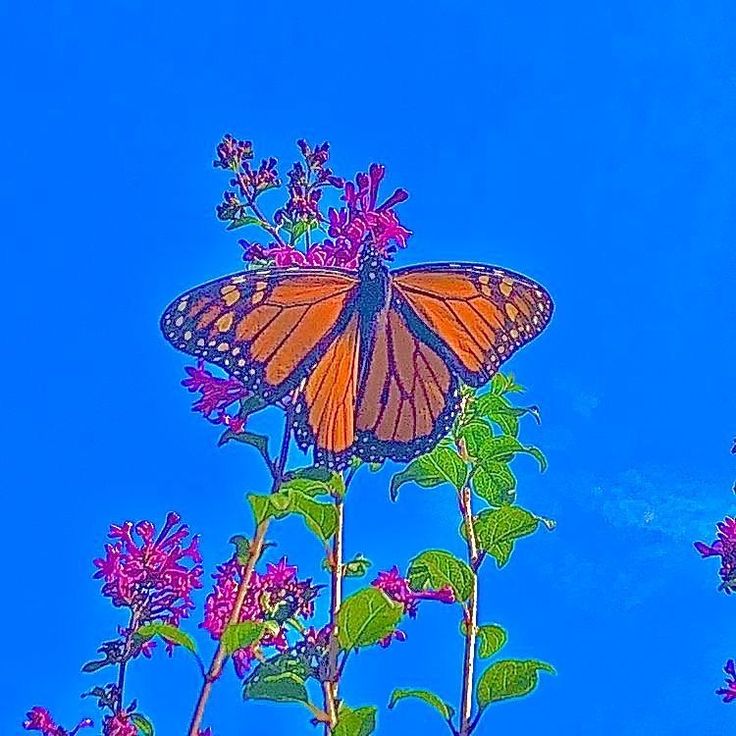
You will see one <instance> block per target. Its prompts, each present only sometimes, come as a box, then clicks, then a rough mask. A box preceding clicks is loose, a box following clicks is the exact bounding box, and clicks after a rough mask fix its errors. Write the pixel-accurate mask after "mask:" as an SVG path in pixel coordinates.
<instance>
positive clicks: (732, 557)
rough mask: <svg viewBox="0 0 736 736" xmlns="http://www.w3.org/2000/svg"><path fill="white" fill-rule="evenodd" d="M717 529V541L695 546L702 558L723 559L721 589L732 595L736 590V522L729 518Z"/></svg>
mask: <svg viewBox="0 0 736 736" xmlns="http://www.w3.org/2000/svg"><path fill="white" fill-rule="evenodd" d="M716 529H717V533H716V540H715V542H713V544H711V545H708V544H705V543H704V542H695V545H694V546H695V549H696V550H697V551H698V552H699V553H700V554H701V556H702V557H720V558H721V569H720V570H719V575H720V576H721V580H722V581H723V583H722V585H721V588H722V589H723V590H725V591H726V593H732V592H733V591H734V590H736V520H734V519H732V518H731V517H730V516H727V517H726V518H725V519H724V520H723V521H719V522H718V524H717V525H716Z"/></svg>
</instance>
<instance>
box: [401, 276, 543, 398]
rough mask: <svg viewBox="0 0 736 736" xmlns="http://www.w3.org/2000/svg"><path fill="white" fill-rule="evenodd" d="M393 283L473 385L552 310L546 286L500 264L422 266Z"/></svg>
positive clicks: (522, 342) (482, 380)
mask: <svg viewBox="0 0 736 736" xmlns="http://www.w3.org/2000/svg"><path fill="white" fill-rule="evenodd" d="M392 283H393V288H394V290H395V294H396V295H397V296H398V297H399V301H400V302H401V306H402V308H403V309H405V308H406V305H408V306H409V307H410V310H411V312H413V313H414V315H415V316H416V317H418V318H419V320H421V322H423V323H424V325H425V326H426V327H427V328H429V329H430V330H431V332H432V333H434V334H435V335H436V336H437V338H439V340H440V341H441V342H442V343H443V344H444V345H445V346H446V347H447V348H448V350H449V351H450V353H451V354H452V356H454V358H455V359H456V362H457V364H458V369H459V371H460V377H461V378H462V379H463V380H465V381H467V382H468V383H470V384H471V385H473V386H478V385H481V384H482V383H485V382H486V381H488V380H489V379H490V378H491V376H492V375H493V374H494V373H496V371H497V370H498V368H499V366H500V365H501V363H503V362H504V361H505V360H507V359H508V358H509V357H510V356H511V355H512V354H513V353H514V352H516V350H517V349H518V348H520V347H521V346H522V345H525V344H526V343H527V342H529V341H530V340H531V339H532V338H534V337H535V336H536V335H538V334H539V333H540V332H541V331H542V330H543V329H544V327H545V326H546V324H547V323H548V322H549V319H550V317H551V314H552V300H551V299H550V297H549V294H547V292H546V291H544V289H542V287H541V286H539V285H538V284H536V283H535V282H533V281H531V280H530V279H527V278H526V277H524V276H520V275H518V274H514V273H512V272H511V271H505V270H503V269H500V268H491V267H482V266H473V265H467V266H463V265H458V266H449V265H448V266H431V265H430V266H418V267H412V268H407V269H402V270H400V271H398V272H396V274H395V275H394V276H393V280H392Z"/></svg>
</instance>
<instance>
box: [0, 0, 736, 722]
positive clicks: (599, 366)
mask: <svg viewBox="0 0 736 736" xmlns="http://www.w3.org/2000/svg"><path fill="white" fill-rule="evenodd" d="M642 6H645V7H642ZM734 16H736V10H734V7H733V4H732V3H728V2H725V0H723V1H721V0H717V1H714V2H710V3H706V4H703V3H700V2H695V0H691V1H685V0H677V1H676V2H667V3H665V2H649V3H646V4H642V3H635V2H630V1H627V0H624V1H622V2H618V3H600V2H580V1H578V0H561V2H558V3H554V4H552V3H546V4H539V3H533V2H523V1H522V2H516V3H511V2H506V3H491V4H486V3H467V2H463V1H462V0H454V1H453V2H444V1H443V2H432V3H423V4H420V3H396V2H391V3H389V2H384V1H383V0H378V1H377V2H374V3H371V4H345V3H332V2H318V3H304V4H296V3H291V2H285V3H263V4H262V6H256V4H255V3H249V4H245V3H237V2H236V3H231V4H229V5H228V6H223V7H222V8H221V9H220V10H215V9H213V8H211V7H209V6H208V5H207V4H204V3H193V2H178V3H174V2H169V1H162V2H158V3H145V2H140V1H139V0H125V1H124V2H123V1H121V0H107V2H105V3H91V2H89V3H76V4H72V3H67V2H61V0H59V1H58V2H48V1H47V2H40V3H33V4H32V3H12V4H11V3H5V4H3V5H2V6H1V7H0V63H2V67H3V69H4V70H5V73H4V74H3V75H2V76H1V77H0V95H2V97H1V99H2V100H3V102H4V105H3V107H4V111H3V115H2V117H1V118H0V133H1V135H0V161H1V162H2V176H1V177H0V206H1V207H2V219H3V230H4V237H3V238H2V240H3V243H4V244H5V248H4V249H3V253H4V255H3V259H4V269H3V270H4V284H5V285H4V297H5V298H4V300H3V302H4V304H5V309H6V310H9V311H6V314H5V319H4V320H3V329H4V334H5V339H4V344H5V355H4V359H3V361H2V363H1V364H0V365H1V366H2V367H1V368H0V371H2V384H3V386H4V392H3V399H4V405H5V412H4V413H5V422H4V428H3V435H4V436H3V449H4V452H3V453H2V455H3V457H2V459H1V460H0V462H1V463H2V465H1V469H2V476H1V477H2V479H3V483H2V485H3V488H4V493H3V498H4V519H3V530H2V534H1V535H0V559H2V560H3V563H4V564H3V573H4V574H3V578H4V579H3V590H4V593H3V604H2V608H1V609H0V628H1V629H2V630H3V631H4V632H5V636H4V637H3V640H4V643H3V657H2V658H1V659H0V688H1V690H0V692H1V693H2V697H0V702H1V705H0V732H2V733H15V732H16V731H18V730H19V729H18V723H19V721H20V720H21V719H22V716H23V713H24V712H25V710H26V709H27V708H29V707H30V706H32V705H34V704H36V703H39V704H45V705H48V706H49V707H50V708H51V709H52V710H53V711H54V712H55V713H56V714H58V717H59V718H60V719H61V720H62V721H64V722H66V723H72V722H76V720H78V719H79V718H80V717H82V716H83V715H85V714H87V713H88V710H87V704H86V703H83V702H82V701H80V700H79V693H80V692H82V691H83V690H85V689H88V688H89V687H91V686H92V684H93V682H92V678H90V677H89V676H85V675H82V674H81V673H80V672H79V667H80V665H81V663H82V662H83V661H85V660H86V659H89V658H90V657H91V656H92V655H93V654H94V650H95V648H96V646H97V644H98V642H99V641H100V640H101V639H102V638H103V637H106V636H109V635H110V634H111V633H112V632H113V627H114V626H115V625H116V624H117V623H121V622H122V621H121V619H119V618H118V617H117V616H116V612H115V611H113V610H112V609H111V608H110V607H109V606H108V604H107V603H106V602H105V601H103V600H102V599H101V598H100V596H99V594H98V592H97V591H98V588H97V585H96V583H95V582H93V581H92V580H91V579H90V575H91V572H92V568H91V559H92V558H93V557H95V556H96V555H97V554H98V553H99V550H100V549H101V546H102V544H103V541H104V535H105V531H106V527H107V525H108V523H109V522H111V521H121V520H123V519H126V518H134V519H139V518H152V519H155V520H160V519H161V518H163V516H164V514H165V513H166V511H167V510H169V509H170V508H175V509H177V510H178V511H179V512H180V513H181V514H182V515H183V516H184V518H185V519H186V520H187V521H189V522H190V523H191V524H192V526H193V527H195V529H196V530H197V531H199V532H200V533H201V534H202V537H203V550H204V553H205V557H206V561H207V563H208V566H209V568H208V571H209V570H211V569H212V567H213V566H214V564H216V562H218V561H219V560H221V559H223V558H224V557H225V556H226V555H227V554H229V548H228V544H227V539H228V538H229V537H230V535H231V534H232V533H234V532H236V531H243V530H247V529H248V524H249V522H248V517H247V514H246V509H245V506H244V504H243V494H244V493H245V492H246V491H250V490H254V489H260V488H262V487H263V486H264V483H265V481H266V479H265V477H264V475H263V473H262V472H261V471H260V470H259V469H258V468H257V467H256V466H255V462H254V458H253V456H252V455H250V454H249V453H248V452H247V451H246V450H243V449H242V448H235V447H232V448H231V447H228V448H225V449H217V448H216V447H215V439H216V433H215V431H213V429H212V428H211V427H210V426H208V425H207V424H206V423H205V422H203V421H202V420H201V419H199V418H198V417H197V416H195V415H193V414H191V413H190V411H189V405H188V397H187V395H186V393H185V392H184V390H183V389H182V388H181V387H180V386H179V381H180V379H181V373H182V369H183V366H184V364H185V360H184V359H183V358H182V356H180V355H178V354H176V353H175V352H174V351H173V350H171V349H170V348H169V347H168V346H167V345H166V344H165V343H164V342H163V340H162V339H161V337H160V335H159V333H158V329H157V320H158V316H159V313H160V311H161V309H162V308H163V307H164V306H165V305H166V304H167V303H168V302H169V301H170V299H171V298H173V297H174V296H175V295H176V294H177V293H179V292H181V291H183V290H184V289H186V288H189V287H191V286H193V285H195V284H197V283H200V282H203V281H206V280H207V279H210V278H214V277H217V276H219V275H223V274H225V273H229V272H232V271H234V270H237V269H238V268H239V267H240V261H239V257H240V254H239V249H238V247H237V245H236V242H235V241H236V239H235V238H234V237H232V235H231V234H227V233H224V232H223V230H222V228H221V227H220V224H219V223H218V222H217V221H216V220H215V218H214V214H213V209H214V205H215V203H216V202H217V200H218V198H219V196H220V193H221V191H222V188H223V184H224V182H223V177H222V176H221V175H220V174H218V172H215V171H213V170H212V169H211V158H212V154H213V150H214V146H215V145H216V143H217V141H218V138H219V137H220V136H221V134H222V133H224V132H227V131H230V132H232V133H234V134H236V135H238V136H240V137H247V138H249V139H252V140H254V141H255V143H256V146H257V149H256V152H257V154H260V155H276V156H278V157H279V158H281V159H284V160H285V161H289V160H290V159H291V156H292V155H293V151H294V147H293V144H294V141H295V140H296V139H297V138H299V137H302V136H304V137H307V138H309V139H311V140H313V141H316V140H322V139H325V138H326V139H329V140H330V141H331V142H332V144H333V152H334V155H333V162H334V166H335V168H336V169H337V170H338V171H339V172H341V173H344V174H347V175H351V174H352V173H353V172H355V171H356V170H359V169H364V168H365V167H366V166H367V165H368V164H369V163H370V162H371V161H380V162H382V163H384V164H386V166H387V169H388V174H387V189H388V190H390V188H391V187H394V186H403V187H405V188H407V189H408V190H409V191H410V193H411V199H410V201H409V202H408V203H406V204H405V205H402V208H401V215H402V219H403V221H404V222H405V223H406V224H407V225H408V226H409V227H410V228H412V229H413V230H414V231H415V233H416V234H415V236H414V238H413V239H412V241H411V245H410V248H409V249H408V250H407V251H406V252H405V253H402V254H401V256H400V258H399V259H398V263H400V264H408V263H415V262H422V261H436V260H444V259H448V258H452V259H460V258H462V259H464V260H470V261H479V262H483V263H492V264H498V265H502V266H506V267H509V268H512V269H514V270H519V271H522V272H524V273H528V274H529V275H530V276H533V277H535V278H536V279H538V280H539V281H541V282H542V283H543V284H545V285H546V286H547V288H548V289H549V290H550V291H551V292H552V294H553V295H554V297H555V299H556V303H557V312H556V315H555V319H554V321H553V324H552V326H551V327H550V328H549V330H548V331H547V332H546V333H545V334H544V336H543V337H542V338H540V339H539V340H538V341H536V342H535V343H534V344H533V345H532V346H530V347H529V348H527V349H526V350H524V351H523V352H522V353H521V354H520V355H518V356H517V357H516V358H514V360H513V366H512V367H513V370H514V371H515V373H516V374H517V376H518V378H519V380H520V381H521V382H522V383H524V384H525V385H527V386H528V389H529V392H528V399H529V401H530V402H532V403H535V404H538V405H540V406H541V408H542V413H543V419H544V422H543V424H542V426H541V427H539V428H537V427H534V426H529V427H527V433H526V439H527V440H528V441H529V442H533V443H534V444H538V445H540V446H541V447H542V448H543V449H544V450H545V451H546V452H547V454H548V456H549V460H550V469H549V471H548V472H547V473H546V474H545V475H542V476H540V475H538V474H537V473H536V471H535V469H534V468H533V467H532V464H531V462H528V463H525V462H524V461H523V460H520V461H518V468H517V470H518V474H519V476H520V495H519V498H520V501H521V502H522V503H523V504H524V505H526V506H528V507H530V508H532V509H533V510H534V511H536V512H537V513H540V514H543V515H546V516H551V517H554V518H556V519H557V521H558V528H557V530H556V531H555V532H554V533H551V534H547V533H544V534H543V533H539V534H537V535H536V536H535V537H533V538H531V539H529V540H525V543H523V544H520V545H519V548H518V550H517V552H516V554H515V557H514V559H512V561H511V564H510V565H509V567H508V568H506V569H505V570H503V571H502V572H497V571H494V570H492V569H490V568H489V569H488V570H486V571H485V572H484V576H483V589H484V600H483V603H482V616H483V618H484V619H485V620H489V621H491V620H492V621H497V622H499V623H501V624H503V625H504V626H506V628H507V629H508V630H509V632H510V642H509V645H508V649H507V653H508V654H510V655H513V656H533V657H538V658H540V659H544V660H546V661H549V662H552V663H553V664H554V665H555V666H556V667H557V670H558V673H559V674H558V675H557V676H556V677H554V678H545V680H544V682H543V683H542V687H541V688H540V689H539V691H538V692H537V693H536V694H535V695H534V696H533V697H532V698H530V699H528V700H525V701H518V702H509V703H506V704H503V705H500V706H498V707H497V708H494V709H493V712H492V713H489V714H488V717H487V720H486V721H485V722H484V724H483V726H482V727H481V728H480V730H479V734H480V736H484V734H491V733H501V732H508V731H510V730H511V729H519V732H521V729H525V730H528V731H535V732H536V731H541V730H542V729H544V731H545V732H547V733H553V734H558V733H559V734H562V733H564V734H569V735H570V736H574V735H577V734H580V735H583V734H590V733H603V734H609V733H610V734H617V736H637V735H639V734H647V735H651V734H667V735H669V734H673V735H675V736H676V735H677V734H699V733H706V732H710V731H714V730H717V729H719V728H730V727H731V726H732V724H733V722H734V719H735V718H736V713H735V712H734V710H733V708H734V707H735V706H731V707H730V708H729V707H726V706H724V705H722V704H721V703H720V702H719V701H718V699H717V698H716V696H715V695H714V694H713V690H714V689H715V688H716V687H717V686H718V685H719V683H720V667H721V665H722V663H723V661H724V660H725V658H726V657H728V656H734V655H736V638H735V637H734V634H733V631H734V627H733V616H734V615H735V614H736V602H734V601H732V600H729V599H728V598H726V597H725V596H723V595H720V594H718V593H717V591H716V585H717V579H716V569H715V564H714V563H712V562H703V561H700V560H699V559H698V558H697V555H696V554H695V553H694V551H693V549H692V547H691V542H692V540H693V539H697V538H700V539H706V540H709V538H710V537H711V534H712V526H713V524H714V522H715V521H716V520H717V519H718V518H719V517H720V516H721V515H722V514H724V513H727V512H732V511H734V506H735V505H736V504H734V498H733V496H732V495H731V493H730V489H731V485H732V482H733V480H734V479H736V461H735V460H734V458H733V457H732V456H731V455H730V454H729V452H728V450H729V447H730V440H731V438H732V436H733V435H734V433H736V406H735V401H734V392H733V377H734V362H735V358H736V350H735V349H734V340H733V325H734V324H735V322H736V320H735V317H736V303H735V302H734V295H733V276H734V274H736V256H735V255H734V253H735V252H736V251H735V250H734V247H733V241H734V225H735V224H736V222H735V220H736V218H735V217H734V198H735V197H736V184H734V177H733V171H734V166H735V164H736V133H735V132H734V131H736V51H734V49H735V48H736V45H735V43H734V42H735V41H736V38H735V34H734V30H733V29H734V28H736V24H735V22H736V17H734ZM389 477H390V469H387V470H386V471H384V472H382V473H381V474H379V475H378V476H370V477H369V476H368V475H366V476H364V477H363V478H361V479H359V480H358V481H357V482H356V486H355V491H354V493H353V494H352V497H351V499H350V503H349V508H348V520H347V548H348V551H349V552H359V551H360V552H364V553H365V554H366V555H367V556H368V557H369V558H371V559H372V560H373V561H374V563H375V565H376V567H377V568H381V567H387V566H389V565H391V564H394V563H398V564H401V565H403V564H404V563H405V562H406V561H407V560H408V559H409V558H410V557H412V556H413V555H414V554H415V553H416V552H418V551H420V550H421V549H423V548H426V547H437V546H439V547H445V548H449V549H457V551H460V550H459V547H458V541H457V539H456V538H455V529H456V519H455V506H454V500H453V498H452V496H451V494H450V493H449V491H441V490H438V491H436V492H426V491H419V490H417V489H407V490H406V492H405V493H404V494H403V497H402V499H401V500H400V502H399V504H398V505H391V504H390V502H389V501H388V497H387V484H388V480H389ZM279 543H280V546H279V552H281V551H284V552H286V553H288V554H289V556H290V557H291V558H293V559H294V560H295V561H298V562H299V563H300V565H301V566H302V567H303V568H304V569H305V571H307V572H312V573H314V574H317V573H318V569H317V562H316V560H317V553H318V550H317V549H316V547H315V545H314V543H313V542H311V541H310V540H309V538H308V537H307V535H306V534H305V533H304V532H303V531H302V529H301V528H300V527H299V525H298V524H286V525H284V526H283V527H282V529H281V530H280V532H279ZM455 630H456V621H455V616H454V612H453V611H451V610H450V609H449V607H442V606H434V607H431V606H429V605H426V606H425V607H424V609H423V610H422V612H421V616H420V618H419V619H418V620H417V621H416V622H415V623H412V624H411V625H409V626H408V627H407V632H408V634H409V639H408V641H407V642H406V643H405V644H401V645H397V646H394V647H392V649H391V650H390V651H388V652H383V651H375V652H374V651H371V652H366V653H364V654H361V656H360V657H359V658H356V660H354V662H353V666H352V668H351V669H350V671H349V674H348V679H347V682H346V684H345V688H344V692H345V697H346V698H347V699H348V700H349V701H350V702H351V703H355V704H363V703H371V702H378V703H383V702H385V701H386V700H387V698H388V694H389V692H390V690H391V688H392V687H393V686H401V685H404V686H406V685H411V686H422V687H430V688H433V689H435V690H437V691H438V692H439V693H441V694H442V695H443V696H445V697H447V698H449V699H452V700H456V699H457V691H458V670H459V667H460V660H459V658H460V640H459V639H458V638H456V637H454V636H453V634H454V631H455ZM201 641H202V645H203V647H207V646H208V644H207V642H206V640H205V639H202V640H201ZM389 673H390V676H389ZM195 676H196V673H195V672H194V670H193V668H192V665H191V663H190V662H189V661H187V660H186V659H185V658H184V657H183V656H176V657H175V658H174V659H173V660H172V661H168V660H166V659H165V658H163V657H158V658H157V659H156V660H155V661H154V662H153V663H150V664H149V663H146V665H145V666H141V667H137V668H135V669H134V671H133V673H132V675H131V679H130V685H131V689H132V691H137V693H138V694H139V696H140V701H141V706H142V708H144V709H145V711H146V712H147V713H149V714H150V715H151V716H152V717H153V718H154V720H155V721H156V723H157V726H158V733H159V734H161V735H162V736H168V734H172V735H173V734H179V733H181V732H182V729H183V724H184V723H185V722H186V720H187V719H188V716H189V711H190V709H191V704H192V702H193V697H194V688H195ZM266 718H267V719H268V732H269V733H272V734H293V733H296V732H299V733H301V732H302V730H303V731H304V732H307V730H308V728H307V727H306V726H304V725H301V724H304V714H303V713H302V711H301V710H299V709H298V708H296V707H293V708H292V707H283V708H276V707H270V706H259V705H252V704H244V703H242V702H241V701H240V700H239V696H238V689H237V684H236V682H235V680H234V678H233V677H229V678H228V679H227V681H226V682H223V684H222V686H221V687H220V688H219V689H218V691H217V693H216V695H215V697H214V698H213V700H212V706H211V710H210V711H209V712H208V722H210V723H211V724H212V726H213V727H214V729H215V733H216V734H217V736H237V735H239V734H242V736H245V735H246V734H253V733H261V732H266V726H265V725H264V724H265V721H264V720H263V719H266ZM442 729H443V727H442V724H441V722H440V721H439V719H438V718H437V717H436V716H435V715H434V714H432V713H429V712H425V711H424V710H422V709H421V708H420V707H419V706H418V705H417V706H415V705H413V704H406V705H405V706H404V707H403V708H401V707H400V708H398V709H397V710H395V711H391V712H389V711H386V710H383V711H382V712H381V716H380V728H379V733H380V734H397V733H409V732H411V733H413V732H417V733H422V734H426V736H434V735H435V734H441V733H443V730H442Z"/></svg>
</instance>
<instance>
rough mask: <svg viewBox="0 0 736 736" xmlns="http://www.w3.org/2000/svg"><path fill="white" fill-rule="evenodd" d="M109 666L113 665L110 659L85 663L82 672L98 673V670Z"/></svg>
mask: <svg viewBox="0 0 736 736" xmlns="http://www.w3.org/2000/svg"><path fill="white" fill-rule="evenodd" d="M109 664H112V662H111V661H110V660H109V659H99V660H95V661H93V662H85V663H84V664H83V665H82V672H87V673H91V672H97V670H101V669H102V668H103V667H107V666H108V665H109Z"/></svg>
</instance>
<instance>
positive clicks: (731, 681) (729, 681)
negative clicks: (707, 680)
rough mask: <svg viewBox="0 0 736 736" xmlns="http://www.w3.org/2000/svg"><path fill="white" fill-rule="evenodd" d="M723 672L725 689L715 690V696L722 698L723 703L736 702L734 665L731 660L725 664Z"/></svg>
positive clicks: (735, 668) (735, 671)
mask: <svg viewBox="0 0 736 736" xmlns="http://www.w3.org/2000/svg"><path fill="white" fill-rule="evenodd" d="M723 671H724V672H725V673H726V687H722V688H719V689H718V690H716V695H720V696H722V697H723V702H724V703H731V702H732V701H734V700H736V664H735V663H734V661H733V660H732V659H729V660H728V662H726V664H725V666H724V667H723Z"/></svg>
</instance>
